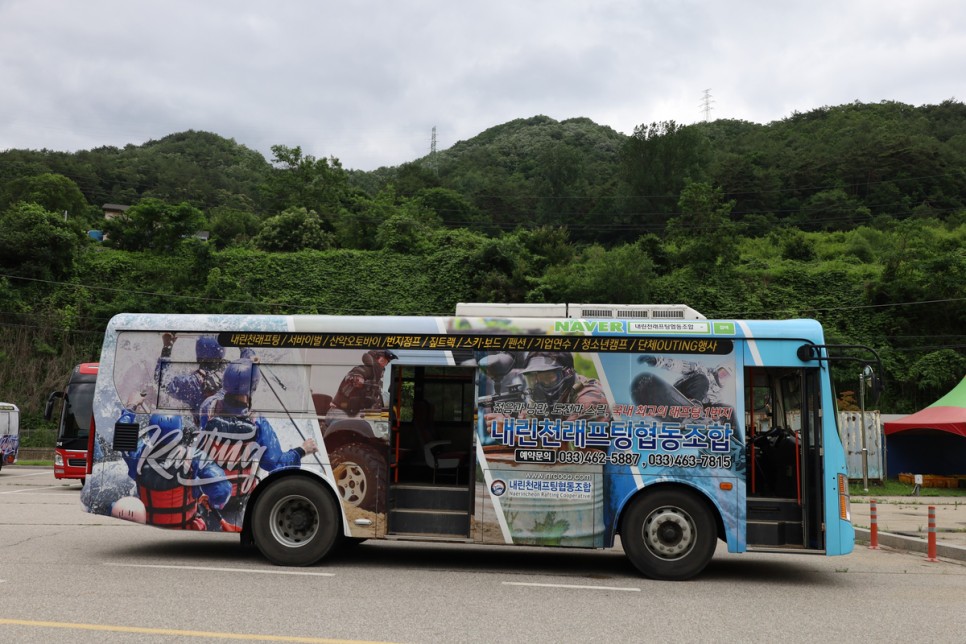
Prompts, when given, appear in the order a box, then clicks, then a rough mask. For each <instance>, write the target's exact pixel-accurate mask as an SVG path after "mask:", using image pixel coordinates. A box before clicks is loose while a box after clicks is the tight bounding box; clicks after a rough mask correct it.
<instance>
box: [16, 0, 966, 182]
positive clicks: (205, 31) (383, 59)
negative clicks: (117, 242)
mask: <svg viewBox="0 0 966 644" xmlns="http://www.w3.org/2000/svg"><path fill="white" fill-rule="evenodd" d="M964 82H966V2H964V1H963V0H869V1H859V0H854V1H852V0H831V1H830V0H808V1H804V2H803V1H801V0H798V1H796V2H787V1H784V0H762V1H752V0H743V1H738V0H636V1H635V0H587V1H567V0H539V1H527V0H487V1H486V2H466V1H461V0H422V1H417V0H413V1H406V0H369V1H359V2H355V1H352V0H338V1H336V0H274V1H273V2H267V1H265V0H261V1H250V0H231V1H222V0H188V1H184V2H182V1H178V0H165V1H160V0H159V1H156V2H147V1H137V0H123V1H107V0H83V1H80V0H77V1H73V0H63V1H59V2H58V1H54V0H0V150H4V149H9V148H29V149H40V148H48V149H52V150H63V151H75V150H84V149H90V148H94V147H98V146H102V145H115V146H123V145H126V144H128V143H133V144H135V145H139V144H141V143H144V142H146V141H148V140H151V139H159V138H161V137H164V136H166V135H168V134H172V133H175V132H182V131H184V130H189V129H194V130H206V131H209V132H214V133H216V134H219V135H221V136H224V137H228V138H232V139H234V140H235V141H237V142H238V143H240V144H243V145H245V146H247V147H249V148H252V149H255V150H258V151H259V152H261V153H262V154H264V155H265V157H266V159H270V158H271V151H270V146H272V145H274V144H283V145H287V146H301V147H302V150H303V151H304V152H305V153H306V154H311V155H313V156H316V157H329V156H334V157H336V158H338V159H339V160H340V161H341V162H342V164H343V166H344V167H345V168H354V169H360V170H373V169H375V168H378V167H379V166H384V165H385V166H389V165H398V164H400V163H404V162H407V161H412V160H414V159H416V158H418V157H421V156H423V155H425V154H427V153H428V152H429V150H430V142H431V136H432V129H433V127H434V126H435V127H436V132H437V134H436V141H437V149H439V150H444V149H446V148H448V147H450V146H452V145H453V144H455V143H456V142H457V141H461V140H466V139H469V138H472V137H474V136H476V135H477V134H479V133H480V132H482V131H483V130H486V129H487V128H490V127H493V126H495V125H499V124H501V123H505V122H507V121H510V120H513V119H517V118H526V117H530V116H534V115H537V114H544V115H547V116H550V117H552V118H554V119H557V120H563V119H568V118H573V117H588V118H590V119H592V120H593V121H595V122H596V123H599V124H601V125H608V126H610V127H612V128H614V129H615V130H618V131H619V132H623V133H625V134H631V133H632V132H633V130H634V127H635V126H637V125H639V124H642V123H650V122H652V121H664V120H675V121H677V122H679V123H693V122H696V121H699V120H703V119H704V118H705V111H704V107H705V102H706V101H705V90H709V95H710V103H708V105H710V108H711V112H710V116H711V118H712V119H718V118H729V119H744V120H748V121H753V122H756V123H768V122H771V121H775V120H779V119H782V118H785V117H787V116H790V115H791V114H792V113H793V112H796V111H798V112H805V111H808V110H811V109H814V108H817V107H822V106H825V105H841V104H843V103H850V102H852V101H861V102H879V101H883V100H892V101H900V102H903V103H909V104H911V105H917V106H918V105H925V104H936V103H939V102H941V101H943V100H945V99H951V98H954V99H956V100H960V101H962V100H964V99H966V92H964V91H963V84H964Z"/></svg>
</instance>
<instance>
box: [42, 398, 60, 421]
mask: <svg viewBox="0 0 966 644" xmlns="http://www.w3.org/2000/svg"><path fill="white" fill-rule="evenodd" d="M63 397H64V392H62V391H52V392H50V395H49V396H47V406H46V407H44V420H50V417H51V416H52V415H53V412H54V403H55V402H56V401H57V399H58V398H63Z"/></svg>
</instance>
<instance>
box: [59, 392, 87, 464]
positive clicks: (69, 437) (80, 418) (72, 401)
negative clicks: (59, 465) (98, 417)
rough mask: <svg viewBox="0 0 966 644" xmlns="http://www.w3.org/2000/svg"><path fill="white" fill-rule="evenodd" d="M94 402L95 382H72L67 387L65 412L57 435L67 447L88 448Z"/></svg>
mask: <svg viewBox="0 0 966 644" xmlns="http://www.w3.org/2000/svg"><path fill="white" fill-rule="evenodd" d="M93 402H94V383H93V382H81V383H72V384H71V385H69V386H68V387H67V392H66V395H65V396H64V413H63V416H61V423H60V429H59V431H58V435H57V440H58V442H60V443H61V444H62V445H61V446H62V447H64V448H65V449H87V438H88V435H89V434H90V426H91V407H92V405H93ZM68 443H69V444H68Z"/></svg>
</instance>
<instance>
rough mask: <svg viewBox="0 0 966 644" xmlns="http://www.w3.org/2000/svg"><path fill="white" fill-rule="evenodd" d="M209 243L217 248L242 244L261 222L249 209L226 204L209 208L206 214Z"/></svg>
mask: <svg viewBox="0 0 966 644" xmlns="http://www.w3.org/2000/svg"><path fill="white" fill-rule="evenodd" d="M208 220H209V226H208V230H209V231H210V232H211V239H210V241H211V243H212V244H214V245H215V247H216V248H218V249H224V248H226V247H228V246H232V245H237V244H244V243H245V242H247V241H248V240H250V239H252V238H253V237H255V235H257V234H258V230H259V228H260V227H261V225H262V222H261V221H260V220H259V219H258V215H256V214H255V213H253V212H251V211H250V210H238V209H236V208H229V207H226V206H218V207H215V208H212V209H211V212H210V213H209V215H208Z"/></svg>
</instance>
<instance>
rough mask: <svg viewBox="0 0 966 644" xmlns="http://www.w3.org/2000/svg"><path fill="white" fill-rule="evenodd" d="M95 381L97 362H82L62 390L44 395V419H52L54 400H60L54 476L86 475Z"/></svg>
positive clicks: (71, 373)
mask: <svg viewBox="0 0 966 644" xmlns="http://www.w3.org/2000/svg"><path fill="white" fill-rule="evenodd" d="M96 381H97V363H96V362H84V363H81V364H79V365H77V366H75V367H74V368H73V369H72V370H71V372H70V376H69V377H68V379H67V386H66V387H64V389H63V390H62V391H52V392H51V393H50V395H49V396H48V397H47V405H46V407H45V408H44V418H45V419H46V420H51V419H52V418H53V414H54V409H55V407H56V406H57V401H58V400H60V401H62V404H61V408H60V422H59V423H58V425H57V444H56V447H55V448H54V478H57V479H79V480H80V481H81V482H83V481H84V480H85V479H86V478H87V470H88V463H87V452H88V443H89V441H90V438H91V436H92V434H91V428H92V427H93V414H92V411H91V410H92V406H93V403H94V384H95V382H96Z"/></svg>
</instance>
